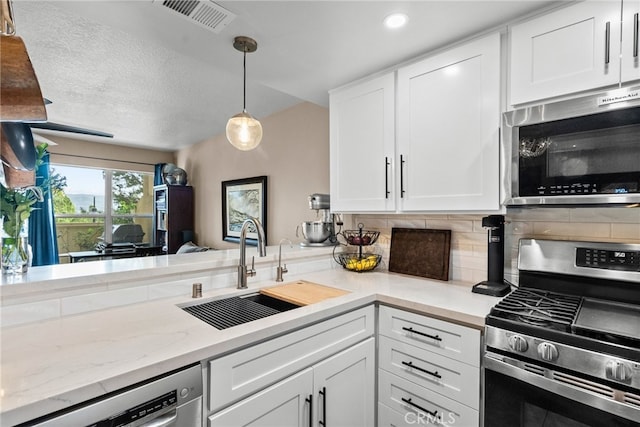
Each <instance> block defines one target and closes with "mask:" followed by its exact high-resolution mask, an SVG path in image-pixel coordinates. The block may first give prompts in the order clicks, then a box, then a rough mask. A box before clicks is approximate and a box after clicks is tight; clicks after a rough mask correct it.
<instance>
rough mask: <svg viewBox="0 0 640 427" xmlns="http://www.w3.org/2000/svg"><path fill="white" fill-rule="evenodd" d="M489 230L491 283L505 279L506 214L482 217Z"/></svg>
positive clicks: (488, 276)
mask: <svg viewBox="0 0 640 427" xmlns="http://www.w3.org/2000/svg"><path fill="white" fill-rule="evenodd" d="M482 226H483V227H486V228H488V229H489V232H488V234H487V235H488V239H489V240H488V243H487V245H488V257H487V279H488V281H489V282H490V283H502V282H503V281H504V216H503V215H489V216H486V217H484V218H482Z"/></svg>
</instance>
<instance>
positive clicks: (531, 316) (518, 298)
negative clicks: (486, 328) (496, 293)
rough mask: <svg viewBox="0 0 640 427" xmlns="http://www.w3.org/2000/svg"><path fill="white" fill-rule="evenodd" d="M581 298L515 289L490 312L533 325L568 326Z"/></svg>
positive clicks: (573, 317)
mask: <svg viewBox="0 0 640 427" xmlns="http://www.w3.org/2000/svg"><path fill="white" fill-rule="evenodd" d="M581 300H582V299H581V298H580V297H577V296H572V295H563V294H556V293H553V292H548V291H542V290H532V289H516V290H515V291H513V292H512V293H511V294H509V295H508V296H507V297H506V298H505V299H503V300H502V301H500V302H499V303H498V304H497V305H496V306H495V307H494V308H493V310H492V313H493V314H496V315H498V316H500V317H505V318H512V319H515V320H519V321H521V322H524V323H528V324H531V325H535V326H542V327H544V326H552V325H560V326H563V327H566V328H569V327H570V326H571V324H572V323H573V321H574V319H575V317H576V315H577V313H578V309H579V308H580V302H581Z"/></svg>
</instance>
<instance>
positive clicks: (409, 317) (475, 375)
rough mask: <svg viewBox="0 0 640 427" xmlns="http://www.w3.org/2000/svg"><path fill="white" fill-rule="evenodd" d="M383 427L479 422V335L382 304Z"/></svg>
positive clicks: (380, 391) (472, 424) (380, 397)
mask: <svg viewBox="0 0 640 427" xmlns="http://www.w3.org/2000/svg"><path fill="white" fill-rule="evenodd" d="M378 328H379V329H378V334H379V337H378V339H379V344H378V366H379V369H378V426H380V427H390V426H410V425H427V424H429V425H430V424H435V425H439V424H441V425H455V426H459V427H477V426H478V425H479V424H480V414H479V410H480V331H479V330H476V329H472V328H468V327H465V326H461V325H457V324H452V323H449V322H446V321H443V320H439V319H434V318H430V317H427V316H422V315H419V314H415V313H409V312H406V311H403V310H398V309H395V308H391V307H386V306H381V307H380V311H379V326H378Z"/></svg>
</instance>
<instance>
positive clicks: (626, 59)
mask: <svg viewBox="0 0 640 427" xmlns="http://www.w3.org/2000/svg"><path fill="white" fill-rule="evenodd" d="M623 6H624V9H623V11H622V12H623V14H622V48H621V52H620V57H621V58H622V81H623V82H630V81H633V80H640V0H631V1H625V2H623Z"/></svg>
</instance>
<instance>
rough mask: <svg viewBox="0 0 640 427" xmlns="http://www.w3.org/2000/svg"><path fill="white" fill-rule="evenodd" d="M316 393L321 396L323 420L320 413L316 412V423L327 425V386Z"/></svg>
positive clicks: (325, 426)
mask: <svg viewBox="0 0 640 427" xmlns="http://www.w3.org/2000/svg"><path fill="white" fill-rule="evenodd" d="M318 394H319V395H320V396H322V416H323V417H324V420H321V419H320V414H318V424H320V425H321V426H324V427H327V388H326V387H322V390H320V391H319V392H318Z"/></svg>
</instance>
